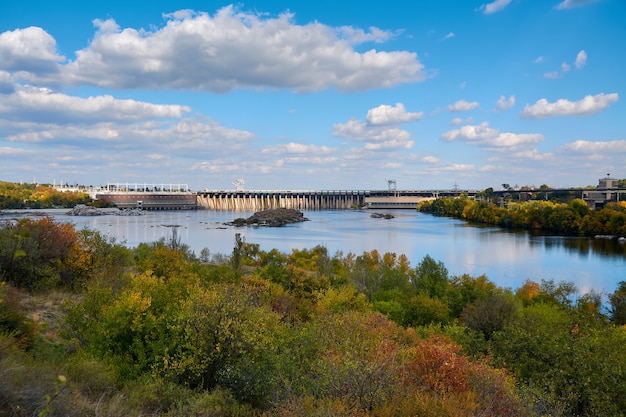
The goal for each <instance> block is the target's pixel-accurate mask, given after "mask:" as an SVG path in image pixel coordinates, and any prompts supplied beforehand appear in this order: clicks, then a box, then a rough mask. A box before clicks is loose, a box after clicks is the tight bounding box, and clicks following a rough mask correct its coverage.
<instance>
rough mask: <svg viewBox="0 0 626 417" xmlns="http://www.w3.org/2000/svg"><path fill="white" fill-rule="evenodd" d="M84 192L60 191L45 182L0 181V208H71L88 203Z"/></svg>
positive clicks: (87, 197)
mask: <svg viewBox="0 0 626 417" xmlns="http://www.w3.org/2000/svg"><path fill="white" fill-rule="evenodd" d="M90 203H91V198H90V197H89V195H88V194H86V193H74V192H61V191H57V190H56V189H55V188H54V187H52V186H51V185H49V184H48V185H46V184H18V183H14V182H6V181H0V210H6V209H46V208H71V207H74V206H75V205H77V204H90Z"/></svg>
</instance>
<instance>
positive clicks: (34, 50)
mask: <svg viewBox="0 0 626 417" xmlns="http://www.w3.org/2000/svg"><path fill="white" fill-rule="evenodd" d="M63 61H65V57H63V56H61V55H59V54H58V53H57V47H56V41H55V40H54V38H53V37H52V36H50V35H49V34H48V33H47V32H46V31H44V30H43V29H41V28H39V27H35V26H31V27H28V28H25V29H16V30H13V31H8V32H4V33H0V70H6V71H11V72H17V71H19V72H22V73H24V74H26V75H24V76H26V77H30V76H32V75H31V74H39V75H40V76H43V75H47V74H49V73H52V72H56V71H57V64H58V63H60V62H63Z"/></svg>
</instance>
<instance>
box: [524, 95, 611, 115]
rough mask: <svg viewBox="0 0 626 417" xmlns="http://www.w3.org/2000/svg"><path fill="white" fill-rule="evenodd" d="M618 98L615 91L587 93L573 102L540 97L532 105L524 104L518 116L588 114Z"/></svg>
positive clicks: (601, 109)
mask: <svg viewBox="0 0 626 417" xmlns="http://www.w3.org/2000/svg"><path fill="white" fill-rule="evenodd" d="M618 99H619V95H618V94H617V93H612V94H604V93H600V94H597V95H595V96H591V95H589V96H585V98H583V99H581V100H579V101H573V102H572V101H569V100H566V99H560V100H557V101H556V102H554V103H550V102H548V100H546V99H545V98H542V99H540V100H538V101H537V102H536V103H535V104H533V105H529V104H526V106H524V110H522V112H521V113H520V116H521V117H524V118H529V119H545V118H547V117H555V116H588V115H591V114H596V113H599V112H601V111H603V110H605V109H606V108H607V107H609V105H610V104H611V103H615V102H616V101H617V100H618Z"/></svg>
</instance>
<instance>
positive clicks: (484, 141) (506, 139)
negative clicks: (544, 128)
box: [441, 122, 543, 151]
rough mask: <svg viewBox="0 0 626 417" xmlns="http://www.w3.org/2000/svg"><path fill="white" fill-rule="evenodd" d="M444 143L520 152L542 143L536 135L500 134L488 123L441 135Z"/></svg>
mask: <svg viewBox="0 0 626 417" xmlns="http://www.w3.org/2000/svg"><path fill="white" fill-rule="evenodd" d="M441 138H442V139H443V140H444V141H446V142H459V141H462V142H467V143H470V144H475V145H478V146H480V147H483V148H486V149H488V150H492V151H504V150H507V151H512V150H522V149H523V148H527V147H528V146H532V145H535V144H537V143H539V142H541V141H543V135H540V134H537V133H531V134H526V133H521V134H520V133H509V132H504V133H500V131H499V130H498V129H493V128H491V127H489V123H487V122H483V123H481V124H480V125H467V126H463V127H461V128H460V129H454V130H450V131H447V132H444V133H442V134H441Z"/></svg>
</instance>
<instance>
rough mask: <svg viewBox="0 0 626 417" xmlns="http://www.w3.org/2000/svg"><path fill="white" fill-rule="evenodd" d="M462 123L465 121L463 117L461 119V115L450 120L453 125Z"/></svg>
mask: <svg viewBox="0 0 626 417" xmlns="http://www.w3.org/2000/svg"><path fill="white" fill-rule="evenodd" d="M461 123H463V119H461V118H460V117H455V118H454V119H452V120H451V121H450V125H452V126H455V125H460V124H461Z"/></svg>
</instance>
